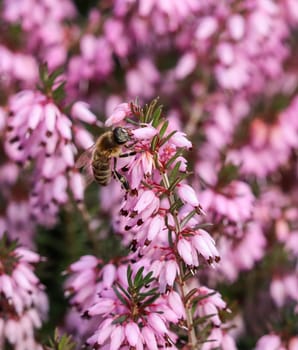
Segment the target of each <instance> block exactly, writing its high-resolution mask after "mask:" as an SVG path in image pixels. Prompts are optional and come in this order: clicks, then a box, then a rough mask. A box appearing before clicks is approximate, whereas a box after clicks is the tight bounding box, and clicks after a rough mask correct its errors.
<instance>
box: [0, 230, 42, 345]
mask: <svg viewBox="0 0 298 350" xmlns="http://www.w3.org/2000/svg"><path fill="white" fill-rule="evenodd" d="M40 261H41V257H40V256H39V255H38V254H37V253H35V252H33V251H30V250H28V249H26V248H23V247H17V246H16V244H15V243H8V241H7V238H6V236H5V235H3V236H2V237H1V239H0V310H1V311H0V346H1V348H6V345H7V346H8V344H9V346H12V347H13V348H15V349H24V350H41V349H42V346H41V345H40V344H39V343H38V342H37V341H36V339H35V336H34V332H35V330H36V329H38V328H40V327H41V325H42V321H43V320H44V319H45V318H46V315H47V311H48V299H47V296H46V294H45V292H44V286H43V285H42V284H41V283H40V281H39V279H38V278H37V276H36V275H35V273H34V264H36V263H38V262H40Z"/></svg>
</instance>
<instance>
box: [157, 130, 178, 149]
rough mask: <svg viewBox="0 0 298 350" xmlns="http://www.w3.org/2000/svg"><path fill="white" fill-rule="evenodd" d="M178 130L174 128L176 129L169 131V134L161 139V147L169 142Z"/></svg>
mask: <svg viewBox="0 0 298 350" xmlns="http://www.w3.org/2000/svg"><path fill="white" fill-rule="evenodd" d="M176 132H177V131H176V130H174V131H172V132H170V133H169V135H167V136H166V137H165V138H163V139H162V140H161V142H160V147H161V146H162V145H164V144H165V143H167V142H168V141H169V139H170V138H171V137H172V136H173V135H174V134H176Z"/></svg>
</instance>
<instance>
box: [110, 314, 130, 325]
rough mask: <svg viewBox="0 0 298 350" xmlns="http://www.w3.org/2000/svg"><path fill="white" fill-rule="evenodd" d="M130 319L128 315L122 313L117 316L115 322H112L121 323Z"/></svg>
mask: <svg viewBox="0 0 298 350" xmlns="http://www.w3.org/2000/svg"><path fill="white" fill-rule="evenodd" d="M127 319H128V315H121V316H119V317H117V318H116V319H115V320H114V321H113V322H112V324H119V323H120V324H121V323H123V322H125V321H126V320H127Z"/></svg>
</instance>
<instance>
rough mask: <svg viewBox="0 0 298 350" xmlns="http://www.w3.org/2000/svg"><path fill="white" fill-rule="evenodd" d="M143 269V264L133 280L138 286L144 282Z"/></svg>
mask: <svg viewBox="0 0 298 350" xmlns="http://www.w3.org/2000/svg"><path fill="white" fill-rule="evenodd" d="M143 271H144V266H142V267H141V268H140V269H139V270H138V272H137V273H136V275H135V278H134V281H133V284H134V286H136V287H139V286H140V284H141V282H142V280H143V276H142V274H143Z"/></svg>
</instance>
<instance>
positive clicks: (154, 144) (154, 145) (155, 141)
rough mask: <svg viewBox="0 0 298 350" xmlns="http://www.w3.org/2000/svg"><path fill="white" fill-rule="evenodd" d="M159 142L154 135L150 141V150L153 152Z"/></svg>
mask: <svg viewBox="0 0 298 350" xmlns="http://www.w3.org/2000/svg"><path fill="white" fill-rule="evenodd" d="M158 141H159V136H158V135H155V136H154V137H153V139H152V141H151V150H152V151H153V152H154V151H155V149H156V146H157V144H158Z"/></svg>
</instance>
